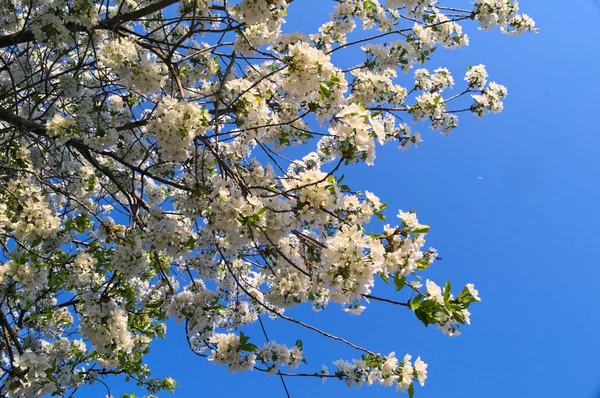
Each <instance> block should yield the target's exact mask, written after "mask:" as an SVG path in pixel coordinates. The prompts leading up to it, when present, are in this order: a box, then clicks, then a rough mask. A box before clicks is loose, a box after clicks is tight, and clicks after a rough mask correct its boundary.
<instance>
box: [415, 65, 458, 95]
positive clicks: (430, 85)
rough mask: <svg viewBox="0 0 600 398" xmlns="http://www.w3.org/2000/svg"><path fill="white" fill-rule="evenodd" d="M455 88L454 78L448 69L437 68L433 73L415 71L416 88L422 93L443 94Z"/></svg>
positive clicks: (420, 70)
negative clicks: (448, 89) (433, 92)
mask: <svg viewBox="0 0 600 398" xmlns="http://www.w3.org/2000/svg"><path fill="white" fill-rule="evenodd" d="M452 86H454V78H453V77H452V75H451V74H450V71H449V70H448V69H447V68H437V69H436V70H434V71H433V73H431V72H429V71H428V70H427V69H423V68H421V69H417V70H416V71H415V88H416V89H418V90H422V91H436V92H442V91H444V90H445V89H447V88H450V87H452Z"/></svg>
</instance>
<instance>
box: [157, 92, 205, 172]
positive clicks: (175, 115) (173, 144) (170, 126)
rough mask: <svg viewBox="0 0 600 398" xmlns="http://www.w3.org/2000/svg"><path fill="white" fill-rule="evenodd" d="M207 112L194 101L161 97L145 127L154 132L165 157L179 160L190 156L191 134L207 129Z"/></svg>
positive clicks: (194, 135)
mask: <svg viewBox="0 0 600 398" xmlns="http://www.w3.org/2000/svg"><path fill="white" fill-rule="evenodd" d="M209 120H210V116H209V114H208V111H207V110H206V109H203V108H201V107H200V106H199V105H198V104H197V103H195V102H187V101H179V100H177V99H175V98H173V97H163V98H162V99H161V100H160V103H159V104H158V106H157V107H156V110H155V111H154V117H153V119H152V120H151V122H150V123H149V125H148V130H149V131H150V132H152V133H154V135H155V137H156V142H157V143H158V145H159V147H160V154H161V156H162V158H163V159H164V160H168V161H175V162H177V161H181V160H184V159H187V158H188V156H189V146H190V144H191V143H192V141H193V140H194V137H196V136H199V135H203V134H204V133H205V132H206V128H207V126H208V121H209Z"/></svg>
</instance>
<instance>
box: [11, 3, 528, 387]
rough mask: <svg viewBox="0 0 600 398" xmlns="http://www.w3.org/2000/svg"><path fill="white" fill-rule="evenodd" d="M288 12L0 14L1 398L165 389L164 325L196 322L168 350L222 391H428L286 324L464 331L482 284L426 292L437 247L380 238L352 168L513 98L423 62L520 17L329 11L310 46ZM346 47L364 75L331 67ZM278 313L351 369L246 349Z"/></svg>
mask: <svg viewBox="0 0 600 398" xmlns="http://www.w3.org/2000/svg"><path fill="white" fill-rule="evenodd" d="M289 3H291V1H290V0H287V1H286V0H241V1H228V2H223V1H220V2H219V1H216V0H215V1H211V0H183V1H177V0H96V1H94V0H8V1H2V2H1V3H0V48H1V50H0V199H1V200H0V246H1V247H0V259H1V261H2V265H1V267H0V299H1V301H0V304H1V308H0V310H1V311H0V348H1V350H2V358H1V360H0V368H1V370H2V377H1V379H2V385H1V387H0V395H2V396H11V397H33V396H41V395H45V394H52V395H63V394H66V395H69V394H71V393H73V392H75V391H77V389H78V388H80V387H81V386H82V385H85V384H92V383H95V382H103V383H104V382H106V381H109V380H106V379H107V378H109V377H110V376H111V375H116V374H123V375H126V376H127V377H129V378H131V379H134V380H135V381H136V382H137V383H138V385H140V386H143V387H145V388H146V389H147V390H148V392H149V394H156V393H157V392H158V391H160V390H172V389H173V388H174V386H175V382H174V381H173V380H172V379H170V378H166V379H157V378H152V377H151V373H150V369H149V368H148V366H147V365H145V364H144V355H145V354H146V353H147V352H148V351H149V345H150V343H151V342H152V341H153V340H155V339H157V338H164V337H165V333H166V327H165V322H166V321H167V320H168V319H177V320H180V321H182V322H183V323H184V324H185V333H186V335H185V336H176V335H173V336H171V337H172V338H178V337H179V338H186V339H187V342H188V345H189V348H190V349H191V350H192V351H193V352H194V353H196V354H197V355H199V356H202V357H207V359H208V360H211V361H213V362H214V363H216V364H219V365H223V366H226V367H228V369H229V370H231V371H237V372H243V371H249V370H253V369H255V370H259V371H264V372H268V373H271V374H279V375H280V376H281V377H282V379H283V378H285V377H287V376H289V375H295V376H305V377H315V378H323V379H339V380H342V381H344V382H345V383H347V384H348V385H349V386H352V385H361V384H369V385H370V384H381V385H385V386H392V387H395V388H396V389H397V390H400V391H407V392H408V394H409V395H411V396H412V395H413V393H414V385H415V384H421V385H423V384H424V383H425V382H426V380H427V365H426V364H425V362H424V361H423V360H421V358H420V357H418V356H411V355H409V354H406V355H404V356H401V357H398V358H397V357H396V356H395V354H394V353H391V354H386V353H383V354H380V353H376V352H373V351H371V350H370V349H369V348H368V347H361V346H359V345H357V344H355V343H353V342H351V341H348V340H347V339H345V338H344V337H343V336H335V335H332V334H331V333H328V332H327V331H326V330H321V329H318V328H316V327H314V326H312V325H311V324H309V323H307V322H306V321H305V320H302V319H297V318H293V317H291V316H289V315H288V314H289V312H288V311H287V310H288V309H290V308H291V307H294V306H312V308H313V309H314V310H315V311H320V310H323V309H325V307H329V306H331V307H334V308H333V309H332V310H335V309H337V308H341V309H343V310H344V311H347V312H350V313H353V314H356V315H359V314H360V313H361V312H362V311H363V310H364V309H365V306H366V305H367V304H368V303H373V305H392V306H395V308H398V309H399V310H405V311H406V313H407V315H410V314H411V313H412V314H413V315H414V316H415V317H416V318H417V319H418V320H420V321H421V322H423V323H424V324H425V325H437V328H439V329H440V330H441V331H442V332H443V333H446V334H448V335H450V336H456V335H458V334H459V332H460V327H461V325H464V324H468V323H469V308H470V305H471V304H472V303H474V302H477V301H479V297H478V293H477V290H475V288H474V286H473V285H471V284H468V285H466V286H465V287H464V288H460V289H456V290H453V289H452V287H451V284H450V283H449V282H447V283H446V284H445V286H444V287H443V288H442V287H440V286H438V285H437V284H436V283H435V282H433V281H431V280H428V279H427V278H426V277H423V276H421V275H423V274H426V270H427V268H428V267H430V266H431V265H432V263H433V262H434V260H435V259H436V257H437V252H436V251H435V249H433V248H426V246H425V236H426V234H427V232H428V230H429V227H428V226H427V225H423V224H421V223H420V222H419V220H418V219H417V216H416V214H415V213H414V212H403V211H400V212H398V213H397V216H398V218H397V219H396V218H393V219H390V220H388V222H389V223H390V224H385V225H383V224H384V223H383V221H384V220H385V215H384V209H385V204H384V203H382V201H381V200H380V199H379V198H378V197H377V196H376V195H375V194H374V193H371V192H368V191H366V192H361V191H359V190H358V189H359V188H360V187H349V186H347V185H345V184H344V183H343V182H342V178H343V177H342V171H343V169H344V167H345V166H346V165H348V164H351V163H357V162H365V163H366V164H368V165H372V164H373V163H374V160H375V152H376V147H377V145H386V144H389V143H391V144H392V145H400V147H401V148H402V149H407V148H409V147H412V146H417V145H418V144H419V142H420V141H421V135H420V133H417V132H412V131H411V127H413V130H414V127H415V126H414V125H413V126H411V124H412V123H411V122H421V124H420V125H422V124H428V125H430V126H431V128H432V129H433V130H437V131H441V132H442V133H444V134H449V133H450V131H451V130H453V129H454V128H455V127H456V126H457V124H458V116H459V114H460V113H467V114H468V113H474V114H475V115H476V116H479V117H481V116H484V115H485V114H487V113H497V112H500V111H501V110H502V106H503V105H502V100H503V98H504V97H505V96H506V94H507V91H506V88H505V87H503V86H501V85H500V84H497V83H494V82H488V74H487V72H486V69H485V67H484V66H483V65H473V66H472V67H470V68H469V69H468V70H467V71H463V72H465V74H464V79H463V78H462V76H461V79H460V80H459V81H455V79H454V78H453V76H452V74H451V72H450V71H449V70H448V69H446V68H439V69H435V70H428V69H425V68H422V67H421V65H422V64H426V63H427V61H428V60H429V58H430V56H431V55H432V53H433V52H434V50H436V49H437V48H439V47H443V48H446V49H457V48H461V47H463V46H465V45H467V44H468V42H469V39H468V37H467V35H466V34H464V33H463V30H462V27H461V24H463V23H474V24H478V25H479V27H480V28H481V29H482V30H489V29H492V28H499V29H501V30H502V32H504V33H507V34H519V33H522V32H526V31H534V30H535V27H534V22H533V20H531V19H530V18H529V17H528V16H526V15H524V14H519V11H518V4H517V2H516V1H510V0H474V1H473V4H472V5H471V6H470V8H469V9H462V8H454V7H451V6H450V5H445V4H441V3H438V1H437V0H387V1H384V2H381V3H380V2H379V1H378V0H347V1H341V0H338V1H337V2H332V3H331V4H330V3H328V2H326V1H325V0H323V3H324V4H326V5H327V6H331V17H330V20H329V21H328V22H326V23H325V24H323V25H322V26H321V27H320V28H319V29H318V31H317V32H302V33H283V32H282V25H283V24H284V22H285V19H286V15H287V11H288V8H290V7H292V9H290V11H292V10H293V7H302V0H296V3H294V4H293V5H290V4H289ZM461 3H465V2H461ZM349 49H353V51H355V52H356V50H357V49H360V50H362V52H361V54H362V57H361V58H360V59H359V60H358V62H357V64H356V65H355V66H353V67H349V68H347V69H343V68H341V67H339V66H336V65H335V64H334V63H333V62H332V56H333V55H335V56H336V57H338V56H339V54H340V53H342V55H343V53H344V51H346V50H349ZM338 58H339V57H338ZM355 58H356V56H355V55H353V56H352V59H355ZM461 73H462V72H461ZM457 80H458V79H457ZM455 85H456V86H457V88H456V89H453V87H454V86H455ZM451 90H454V91H452V93H449V92H451ZM406 122H408V123H406ZM420 125H419V126H420ZM290 146H296V147H297V148H296V149H294V151H289V150H286V148H288V147H290ZM290 153H293V154H298V153H302V154H301V155H299V156H296V155H294V156H293V157H291V156H290V155H289V154H290ZM387 213H388V211H385V214H387ZM388 216H389V215H388ZM374 217H376V218H379V219H380V220H381V221H382V223H381V224H379V223H378V222H371V221H372V219H374ZM367 224H368V226H367ZM376 281H379V283H382V284H389V285H390V287H389V288H388V290H387V291H388V292H389V294H388V295H385V296H381V297H380V296H376V295H374V294H373V292H372V288H373V286H374V284H375V282H376ZM265 316H268V317H271V318H274V319H279V320H280V322H283V323H285V322H292V323H295V324H297V325H300V326H301V327H304V328H307V329H309V330H311V331H312V332H314V333H315V335H321V336H324V337H325V338H329V339H332V340H334V341H336V342H337V343H339V344H345V345H348V346H350V347H352V348H354V349H355V350H356V357H355V358H343V359H339V360H336V358H332V360H336V361H335V362H333V367H331V364H329V366H330V367H331V369H330V370H327V368H326V367H323V368H321V365H318V367H317V368H314V367H313V366H316V365H315V364H312V363H311V364H304V363H303V362H306V361H305V359H304V355H303V351H302V347H303V346H302V342H301V341H296V342H295V343H294V341H295V339H294V338H293V337H294V336H289V337H290V338H289V341H286V342H284V343H285V344H278V343H276V342H274V341H270V342H267V343H266V344H261V339H260V337H261V336H258V337H257V336H248V335H246V334H244V333H243V331H242V330H241V329H242V328H243V327H244V325H247V324H250V323H253V322H260V321H261V317H265ZM396 348H397V349H402V350H404V349H405V347H396ZM391 349H392V347H390V350H391ZM415 355H416V354H415Z"/></svg>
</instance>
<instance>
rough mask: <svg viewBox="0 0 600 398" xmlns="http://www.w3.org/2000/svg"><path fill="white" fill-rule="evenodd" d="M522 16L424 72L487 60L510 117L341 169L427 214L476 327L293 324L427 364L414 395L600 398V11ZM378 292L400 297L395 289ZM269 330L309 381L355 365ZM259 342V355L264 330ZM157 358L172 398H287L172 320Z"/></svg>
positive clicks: (434, 273) (441, 274)
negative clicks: (196, 349) (468, 294)
mask: <svg viewBox="0 0 600 398" xmlns="http://www.w3.org/2000/svg"><path fill="white" fill-rule="evenodd" d="M459 3H460V2H459ZM325 4H326V5H327V8H325V6H324V5H325ZM331 4H332V3H331V2H325V1H323V0H297V1H296V2H294V3H293V4H292V6H291V9H290V19H289V23H288V29H290V30H295V29H302V30H305V29H311V28H313V27H316V26H318V25H319V23H320V22H321V21H322V19H319V18H323V17H325V16H326V14H327V13H328V12H329V10H330V6H331ZM521 7H522V9H523V11H524V12H526V13H528V14H530V15H531V16H533V17H534V18H535V20H536V22H537V24H538V26H539V28H540V34H538V35H533V34H529V35H524V36H520V37H516V38H515V37H508V36H503V35H500V34H499V33H498V32H489V33H483V32H477V31H476V30H472V34H471V45H470V46H469V47H468V48H466V49H464V50H462V51H453V52H448V51H446V52H444V51H441V52H439V53H436V54H435V56H434V58H433V60H432V63H431V64H430V65H429V67H431V68H433V67H437V66H448V67H449V68H450V70H451V71H452V72H455V77H456V80H457V81H459V80H460V79H461V77H460V76H461V74H462V73H463V72H464V70H465V68H466V66H467V65H472V64H475V63H483V64H485V65H486V66H487V68H488V72H489V73H490V77H491V79H492V80H496V81H498V82H499V83H501V84H504V85H506V86H507V87H508V90H509V97H508V99H507V100H506V103H505V111H504V112H503V113H502V114H500V115H493V116H489V117H486V118H484V119H482V120H478V119H475V118H474V117H463V118H462V119H461V124H460V127H459V128H458V129H457V130H455V131H454V132H453V133H452V134H451V136H450V137H444V136H441V135H439V134H437V133H434V132H431V131H424V133H425V134H424V139H425V142H424V143H423V144H422V145H421V146H420V147H419V148H417V149H411V150H409V151H406V152H400V151H398V150H397V148H396V145H390V146H388V147H384V148H379V151H378V153H377V159H376V162H375V166H374V167H371V168H368V167H362V166H361V167H352V168H351V169H349V170H348V171H346V173H345V174H346V180H345V182H347V183H349V184H350V185H351V186H352V187H353V188H356V189H361V190H364V189H366V190H370V191H373V192H375V193H376V194H378V195H379V196H380V197H381V198H382V199H383V200H386V201H387V202H388V209H389V212H388V217H389V218H393V217H394V215H395V212H396V211H397V209H404V210H408V209H412V208H416V209H417V212H418V214H419V218H420V220H421V221H422V222H423V223H426V224H429V225H431V226H432V230H431V232H430V233H429V234H428V243H429V244H431V245H432V246H434V247H436V248H437V249H438V250H439V252H440V255H441V257H443V261H441V262H437V263H435V264H434V266H432V268H430V270H428V274H427V276H428V277H430V278H433V279H435V280H437V281H438V282H439V283H443V282H444V281H445V280H446V279H450V280H452V282H453V285H454V286H456V287H458V286H463V285H464V284H465V283H468V282H473V283H474V284H475V286H476V287H477V288H478V290H479V292H480V294H481V296H482V299H483V301H482V302H481V303H480V304H479V305H476V306H473V307H472V313H473V315H472V317H471V320H472V325H471V326H470V327H466V328H464V329H463V332H464V333H463V335H462V336H460V337H458V338H452V339H451V338H448V337H447V336H444V335H442V334H441V333H440V332H439V331H435V330H434V329H433V328H428V329H426V328H425V327H424V326H423V325H422V324H421V323H420V322H419V321H418V320H416V319H415V318H414V316H412V314H410V313H409V312H408V311H407V310H406V309H399V308H393V307H391V306H387V305H378V304H377V303H374V304H372V305H371V306H369V307H368V309H367V310H366V311H365V313H364V314H363V315H362V316H360V317H353V316H350V315H347V314H345V313H343V312H342V311H340V310H339V307H338V306H336V305H332V306H331V308H329V309H328V310H327V311H326V312H325V313H320V314H318V315H317V316H314V315H312V314H311V313H310V310H309V311H306V310H303V309H297V310H294V311H291V312H290V313H291V314H292V315H298V316H307V317H308V319H310V320H311V321H313V323H315V324H316V325H317V326H321V327H323V328H326V329H328V330H329V331H331V332H333V333H335V334H341V335H344V336H345V337H348V338H349V339H350V340H352V341H354V342H356V343H358V344H360V345H366V346H368V347H370V348H371V349H373V350H375V351H378V352H382V353H389V352H390V351H395V352H396V353H397V355H398V356H402V355H404V354H405V353H407V352H408V353H411V354H413V355H414V356H415V357H416V356H421V357H422V358H423V359H424V360H425V361H426V362H428V363H429V364H430V367H429V381H428V383H427V384H426V386H425V387H424V388H420V387H419V388H417V389H416V396H417V397H419V398H428V397H440V396H445V397H464V398H469V397H481V396H484V397H488V398H494V397H507V396H513V397H547V398H550V397H565V396H567V397H600V374H599V373H598V369H599V367H598V366H597V360H598V358H600V344H598V342H597V330H598V328H599V327H600V311H599V310H598V304H599V303H600V300H599V299H598V294H597V291H598V286H597V284H598V280H600V254H598V253H596V251H597V250H596V248H598V247H600V245H599V244H600V234H599V233H598V225H599V224H600V212H599V211H598V204H599V203H600V162H599V161H598V151H599V149H598V148H600V135H599V133H600V131H599V128H598V127H597V121H596V120H595V118H596V117H597V116H598V115H599V114H600V111H599V110H598V100H597V96H598V94H597V93H598V90H599V88H600V73H598V72H599V71H600V41H599V40H597V35H598V26H600V5H599V4H598V3H597V2H596V0H573V1H571V2H569V6H567V5H565V2H562V1H558V0H546V1H540V0H522V1H521ZM392 222H393V221H392ZM377 292H379V293H381V294H382V295H385V294H387V295H388V296H390V295H391V294H392V291H391V289H387V290H386V289H385V286H384V287H381V289H378V290H377ZM265 325H266V327H267V331H268V332H269V337H270V338H271V339H274V340H276V341H277V342H280V343H286V344H288V345H292V344H293V343H294V341H295V340H296V339H297V338H301V339H303V340H304V347H305V348H304V349H305V352H306V355H307V359H308V361H309V364H308V365H305V369H306V370H307V371H312V370H318V369H320V367H321V364H322V363H325V364H327V365H329V366H330V368H332V367H333V366H332V365H331V361H332V360H334V359H338V358H352V357H355V356H356V353H354V352H352V351H349V350H347V349H346V348H345V347H344V346H341V345H338V344H335V343H333V342H330V341H328V340H326V339H323V338H321V337H319V336H317V335H314V334H309V333H307V332H306V331H305V330H302V329H299V328H297V327H294V326H289V325H282V324H281V323H280V322H279V321H271V320H265ZM250 331H252V332H254V333H252V336H253V340H254V341H255V342H256V343H262V340H261V339H260V337H261V334H260V332H259V329H258V328H257V327H252V328H250ZM148 360H149V364H150V365H151V366H152V368H153V369H154V370H155V372H156V374H157V375H161V376H166V375H170V376H172V377H174V378H175V379H176V380H177V381H178V382H179V383H180V384H181V386H180V387H179V388H177V390H176V394H175V397H237V396H247V397H262V398H271V397H273V398H275V397H283V396H284V393H283V389H282V387H281V384H280V381H279V379H278V378H276V377H270V378H267V377H266V376H264V375H263V374H260V373H258V372H250V373H246V374H241V375H231V374H228V373H227V371H226V369H225V368H222V367H217V366H214V365H213V364H211V363H209V362H207V361H206V360H204V359H202V358H198V357H195V356H194V355H193V354H191V353H190V352H189V351H188V350H187V347H186V345H185V339H184V337H183V330H182V328H180V327H177V326H175V325H172V324H169V332H168V339H167V340H166V341H160V342H157V343H155V344H154V345H153V348H152V352H151V354H150V355H149V357H148ZM287 383H288V388H289V390H290V392H291V396H292V397H309V396H310V397H314V398H317V397H331V396H344V397H373V396H376V397H388V396H390V397H391V396H402V395H399V394H395V393H394V392H393V390H391V389H385V388H380V387H371V388H366V387H363V388H361V389H348V388H347V387H346V386H345V385H344V384H343V383H341V382H336V381H328V382H327V383H325V384H323V383H321V381H319V380H306V379H303V380H288V381H287ZM93 391H94V394H96V393H97V394H98V396H100V394H103V393H102V389H101V388H94V389H93ZM129 391H135V388H134V386H133V385H125V384H124V383H121V382H118V383H115V384H114V389H113V394H114V395H115V396H118V395H119V394H120V393H124V392H129ZM161 396H162V395H161ZM164 396H169V395H168V394H164Z"/></svg>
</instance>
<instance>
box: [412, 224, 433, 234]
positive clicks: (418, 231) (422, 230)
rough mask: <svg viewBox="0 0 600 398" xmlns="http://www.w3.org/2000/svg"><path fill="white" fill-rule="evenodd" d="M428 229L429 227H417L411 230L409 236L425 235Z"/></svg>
mask: <svg viewBox="0 0 600 398" xmlns="http://www.w3.org/2000/svg"><path fill="white" fill-rule="evenodd" d="M430 229H431V227H430V226H429V225H419V226H418V227H415V228H413V229H411V230H410V233H411V234H426V233H427V232H428V231H429V230H430Z"/></svg>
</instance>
